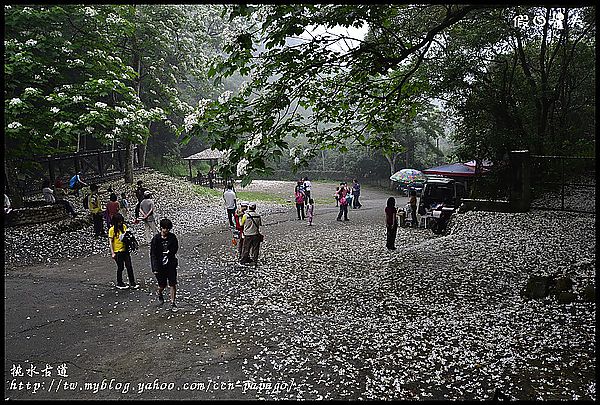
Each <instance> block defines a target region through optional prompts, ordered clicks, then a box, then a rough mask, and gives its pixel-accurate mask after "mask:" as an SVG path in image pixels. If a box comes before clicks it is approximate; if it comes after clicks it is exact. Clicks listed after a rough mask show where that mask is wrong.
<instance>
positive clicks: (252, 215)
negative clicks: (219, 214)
mask: <svg viewBox="0 0 600 405" xmlns="http://www.w3.org/2000/svg"><path fill="white" fill-rule="evenodd" d="M261 225H262V221H261V218H260V215H259V214H257V213H256V203H250V204H249V205H248V212H246V213H245V214H244V216H243V217H242V227H243V228H244V234H243V236H244V250H243V253H242V260H240V264H242V265H246V264H250V263H254V264H255V265H257V264H258V252H259V249H260V243H261V241H262V240H261V239H262V235H261V233H260V227H261ZM251 254H252V259H250V255H251Z"/></svg>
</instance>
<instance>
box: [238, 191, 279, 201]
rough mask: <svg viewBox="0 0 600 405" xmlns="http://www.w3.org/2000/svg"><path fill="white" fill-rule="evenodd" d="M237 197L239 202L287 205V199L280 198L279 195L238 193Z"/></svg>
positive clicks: (249, 192)
mask: <svg viewBox="0 0 600 405" xmlns="http://www.w3.org/2000/svg"><path fill="white" fill-rule="evenodd" d="M235 195H236V196H237V200H238V201H249V202H252V201H254V202H258V201H262V202H270V203H275V204H287V201H286V199H285V198H282V197H279V196H277V195H273V194H269V193H262V192H257V191H236V192H235Z"/></svg>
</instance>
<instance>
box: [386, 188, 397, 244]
mask: <svg viewBox="0 0 600 405" xmlns="http://www.w3.org/2000/svg"><path fill="white" fill-rule="evenodd" d="M385 228H386V236H387V239H386V244H385V246H386V247H387V248H388V249H389V250H396V233H397V232H398V218H397V216H396V199H395V198H394V197H390V198H388V200H387V206H386V207H385Z"/></svg>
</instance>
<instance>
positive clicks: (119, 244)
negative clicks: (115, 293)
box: [108, 213, 140, 290]
mask: <svg viewBox="0 0 600 405" xmlns="http://www.w3.org/2000/svg"><path fill="white" fill-rule="evenodd" d="M111 221H112V222H111V223H112V226H111V227H110V229H109V230H108V246H109V248H110V255H111V257H112V258H113V259H114V260H115V262H116V263H117V288H118V289H120V290H124V289H127V288H131V289H133V290H136V289H138V288H139V287H140V286H139V285H138V284H137V283H136V282H135V276H134V275H133V265H132V264H131V254H130V253H129V250H128V249H127V246H125V243H124V242H123V238H124V236H125V233H126V232H127V226H126V225H125V219H124V218H123V215H121V214H119V213H116V214H115V215H113V216H112V219H111ZM124 267H126V268H127V278H128V279H129V286H127V285H126V284H125V283H124V282H123V268H124Z"/></svg>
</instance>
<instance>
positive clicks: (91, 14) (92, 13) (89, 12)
mask: <svg viewBox="0 0 600 405" xmlns="http://www.w3.org/2000/svg"><path fill="white" fill-rule="evenodd" d="M84 12H85V15H87V16H88V17H95V16H96V15H98V12H97V11H96V10H95V9H93V8H92V7H86V8H85V11H84Z"/></svg>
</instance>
